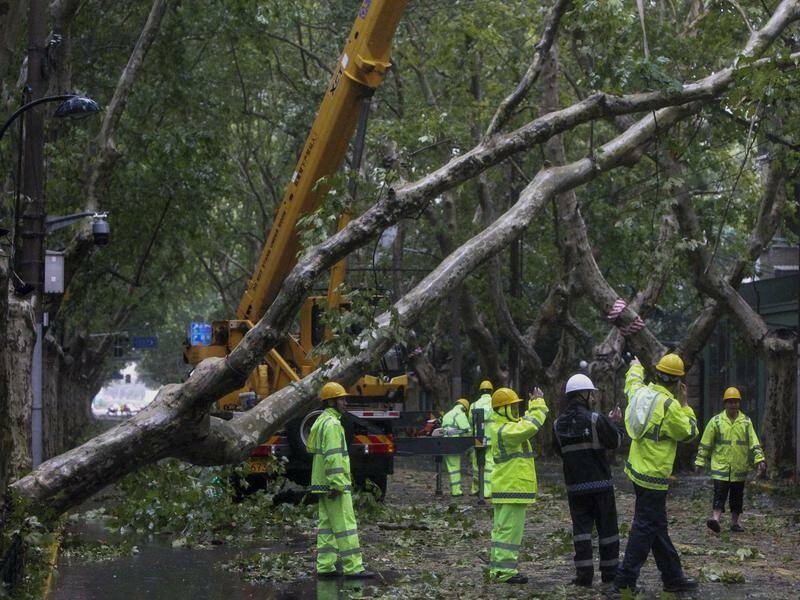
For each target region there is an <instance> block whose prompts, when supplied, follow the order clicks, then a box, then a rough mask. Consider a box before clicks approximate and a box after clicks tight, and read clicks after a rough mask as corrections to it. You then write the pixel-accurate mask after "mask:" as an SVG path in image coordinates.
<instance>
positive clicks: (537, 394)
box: [528, 386, 544, 400]
mask: <svg viewBox="0 0 800 600" xmlns="http://www.w3.org/2000/svg"><path fill="white" fill-rule="evenodd" d="M534 398H544V392H543V391H542V388H540V387H538V386H537V387H535V388H533V389H532V390H531V393H530V397H529V398H528V399H529V400H533V399H534Z"/></svg>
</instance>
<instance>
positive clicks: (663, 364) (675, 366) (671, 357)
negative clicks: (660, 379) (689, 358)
mask: <svg viewBox="0 0 800 600" xmlns="http://www.w3.org/2000/svg"><path fill="white" fill-rule="evenodd" d="M656 369H657V370H658V371H661V372H662V373H666V374H667V375H674V376H676V377H683V376H684V375H686V372H685V371H684V370H683V359H682V358H681V357H680V356H678V355H677V354H665V355H664V356H662V357H661V360H659V361H658V364H657V365H656Z"/></svg>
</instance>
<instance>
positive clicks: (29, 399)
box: [3, 293, 36, 479]
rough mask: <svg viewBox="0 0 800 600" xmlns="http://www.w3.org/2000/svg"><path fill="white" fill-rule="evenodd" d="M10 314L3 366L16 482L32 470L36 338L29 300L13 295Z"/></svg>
mask: <svg viewBox="0 0 800 600" xmlns="http://www.w3.org/2000/svg"><path fill="white" fill-rule="evenodd" d="M7 314H8V320H7V326H6V344H5V347H4V350H5V354H4V358H5V361H4V363H5V364H4V365H3V366H4V367H5V372H6V374H7V377H8V384H7V385H8V415H9V420H8V424H9V427H10V433H11V441H12V442H11V443H12V449H11V454H10V464H9V475H10V478H11V479H16V478H18V477H20V476H21V475H22V474H23V473H25V472H26V471H28V470H30V468H31V406H32V404H33V393H32V386H31V363H32V361H33V345H34V343H35V338H36V335H35V331H34V326H33V322H34V321H33V320H34V316H33V305H32V302H31V301H30V300H22V299H20V298H18V297H17V296H16V294H13V293H12V294H11V295H10V297H9V304H8V313H7Z"/></svg>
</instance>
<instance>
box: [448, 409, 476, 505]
mask: <svg viewBox="0 0 800 600" xmlns="http://www.w3.org/2000/svg"><path fill="white" fill-rule="evenodd" d="M468 410H469V400H467V399H465V398H459V400H458V402H456V405H455V406H454V407H453V408H451V409H450V410H449V411H447V413H445V415H444V417H442V428H443V429H444V433H445V435H446V436H448V437H462V436H468V435H470V434H471V433H472V427H471V426H470V424H469V418H468V417H467V411H468ZM444 464H445V465H447V474H448V476H449V477H450V495H451V496H452V497H453V498H458V497H459V496H463V495H464V493H463V492H462V491H461V455H460V454H447V455H446V456H445V457H444Z"/></svg>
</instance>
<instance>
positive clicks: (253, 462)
mask: <svg viewBox="0 0 800 600" xmlns="http://www.w3.org/2000/svg"><path fill="white" fill-rule="evenodd" d="M247 462H248V464H249V465H250V472H251V473H267V472H268V471H269V470H270V460H269V459H268V458H261V457H258V458H251V459H249V460H248V461H247Z"/></svg>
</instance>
